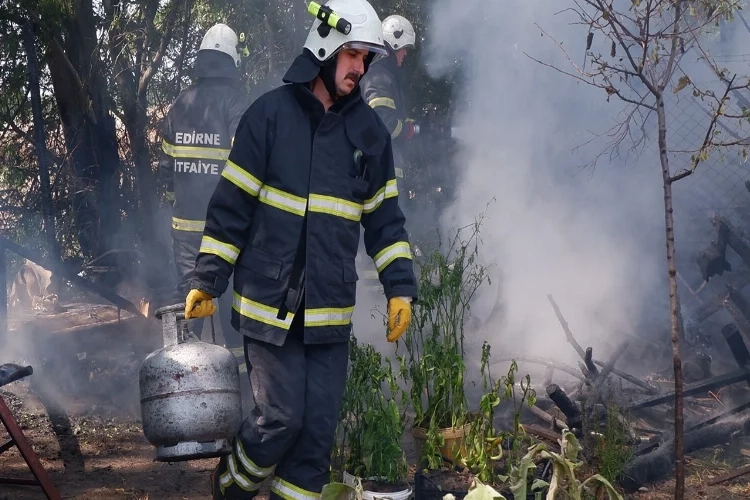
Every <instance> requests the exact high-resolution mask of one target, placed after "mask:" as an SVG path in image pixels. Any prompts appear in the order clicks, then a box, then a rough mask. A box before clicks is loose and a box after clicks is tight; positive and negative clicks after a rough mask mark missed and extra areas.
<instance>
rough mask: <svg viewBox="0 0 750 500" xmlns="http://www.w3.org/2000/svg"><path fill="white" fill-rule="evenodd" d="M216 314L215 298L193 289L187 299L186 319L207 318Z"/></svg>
mask: <svg viewBox="0 0 750 500" xmlns="http://www.w3.org/2000/svg"><path fill="white" fill-rule="evenodd" d="M215 312H216V306H215V305H214V301H213V297H212V296H211V295H209V294H207V293H206V292H202V291H200V290H196V289H192V290H190V293H188V295H187V298H186V299H185V319H193V318H205V317H207V316H211V315H213V313H215Z"/></svg>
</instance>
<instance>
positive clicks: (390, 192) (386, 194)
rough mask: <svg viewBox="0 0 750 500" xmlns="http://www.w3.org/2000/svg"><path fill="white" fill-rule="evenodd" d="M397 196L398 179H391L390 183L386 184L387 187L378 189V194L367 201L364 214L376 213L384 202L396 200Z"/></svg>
mask: <svg viewBox="0 0 750 500" xmlns="http://www.w3.org/2000/svg"><path fill="white" fill-rule="evenodd" d="M396 196H398V188H397V187H396V179H391V180H390V181H388V182H386V183H385V186H383V187H382V188H380V189H378V192H377V193H375V196H373V197H372V198H370V199H369V200H365V206H364V212H365V213H366V214H369V213H370V212H374V211H375V209H376V208H378V207H379V206H380V204H381V203H383V201H384V200H387V199H388V198H395V197H396Z"/></svg>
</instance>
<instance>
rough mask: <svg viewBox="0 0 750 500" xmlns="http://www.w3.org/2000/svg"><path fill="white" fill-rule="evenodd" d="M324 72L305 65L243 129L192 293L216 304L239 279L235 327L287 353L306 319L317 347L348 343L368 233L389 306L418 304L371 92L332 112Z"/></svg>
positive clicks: (219, 190) (213, 208) (386, 140)
mask: <svg viewBox="0 0 750 500" xmlns="http://www.w3.org/2000/svg"><path fill="white" fill-rule="evenodd" d="M318 71H319V68H318V66H317V65H316V64H315V63H314V61H313V60H312V58H311V57H310V56H309V55H307V54H303V55H302V56H299V57H298V58H297V60H295V62H294V64H293V65H292V66H291V68H290V69H289V71H288V72H287V74H286V76H285V77H284V81H285V83H287V85H283V86H281V87H279V88H277V89H274V90H272V91H270V92H268V93H266V94H264V95H263V96H261V97H260V98H259V99H258V100H257V101H255V102H254V103H253V104H252V105H251V106H250V108H249V109H248V110H247V112H246V113H245V115H244V116H243V117H242V120H241V121H240V124H239V127H238V129H237V133H236V136H235V142H234V146H233V147H232V150H231V153H230V154H229V159H228V161H227V164H226V167H225V168H224V171H223V172H222V174H221V179H220V180H219V183H218V185H217V186H216V190H215V191H214V193H213V196H212V197H211V201H210V203H209V205H208V213H207V215H206V228H205V231H204V233H203V241H202V244H201V248H200V253H199V255H198V259H197V262H196V268H195V277H194V279H193V283H192V285H193V288H197V289H199V290H203V291H205V292H207V293H209V294H211V295H213V296H215V297H216V296H219V295H221V294H222V293H224V291H225V290H226V288H227V286H228V278H229V276H230V274H231V273H232V270H234V290H233V293H234V297H233V311H232V324H233V326H234V327H235V328H237V329H238V330H239V331H240V332H242V333H243V334H245V335H247V336H249V337H251V338H254V339H257V340H261V341H265V342H269V343H272V344H275V345H282V344H283V342H284V340H285V338H286V334H287V332H288V331H289V327H290V325H291V323H292V319H293V317H294V315H295V314H301V315H304V330H305V335H304V339H305V342H306V343H308V344H309V343H328V342H343V341H347V340H348V338H349V334H350V331H351V318H352V313H353V310H354V303H355V291H356V290H355V289H356V283H357V279H358V276H357V271H356V268H355V263H354V262H355V257H356V254H357V248H358V244H359V231H360V224H361V225H362V226H363V227H364V230H365V234H364V240H365V247H366V249H367V253H368V254H369V255H370V256H371V257H372V258H373V260H374V262H375V266H376V268H377V270H378V273H379V277H380V282H381V283H382V285H383V287H384V290H385V295H386V297H387V298H390V297H394V296H407V297H413V298H416V296H417V287H416V281H415V277H414V272H413V267H412V261H411V258H412V257H411V251H410V247H409V242H408V239H407V234H406V231H405V230H404V216H403V213H402V212H401V209H400V208H399V206H398V196H397V195H398V192H397V188H396V179H395V172H394V166H393V156H392V152H391V138H390V134H389V133H388V131H387V130H386V129H385V127H384V126H383V124H382V122H381V121H380V120H379V119H378V117H377V115H376V114H375V112H374V111H373V110H372V109H371V108H370V107H369V106H367V105H366V104H365V102H364V101H363V100H362V99H361V94H360V92H359V88H357V89H356V90H355V91H354V92H353V93H352V95H350V96H348V97H347V98H342V99H339V100H337V101H336V103H335V104H334V105H333V106H332V107H331V108H330V109H329V110H328V112H325V110H324V108H323V105H322V104H321V102H320V101H319V100H318V99H317V98H316V97H315V96H314V94H313V93H312V91H311V89H310V87H309V85H308V84H307V83H306V82H310V81H311V80H313V79H314V77H315V75H317V73H318ZM299 319H300V318H298V320H299Z"/></svg>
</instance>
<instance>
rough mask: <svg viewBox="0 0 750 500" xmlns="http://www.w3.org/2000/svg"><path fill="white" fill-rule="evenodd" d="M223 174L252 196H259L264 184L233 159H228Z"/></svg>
mask: <svg viewBox="0 0 750 500" xmlns="http://www.w3.org/2000/svg"><path fill="white" fill-rule="evenodd" d="M221 176H222V177H224V178H225V179H226V180H228V181H229V182H231V183H232V184H234V185H235V186H237V187H238V188H240V189H242V190H243V191H245V192H246V193H248V194H250V195H251V196H258V193H259V192H260V188H261V186H262V185H263V183H262V182H260V181H259V180H258V179H257V178H255V177H254V176H252V175H250V173H249V172H248V171H247V170H245V169H243V168H242V167H240V166H239V165H237V164H236V163H234V162H233V161H232V160H227V164H226V166H225V167H224V170H222V172H221Z"/></svg>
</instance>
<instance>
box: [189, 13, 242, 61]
mask: <svg viewBox="0 0 750 500" xmlns="http://www.w3.org/2000/svg"><path fill="white" fill-rule="evenodd" d="M238 42H239V40H238V38H237V33H235V32H234V30H233V29H232V28H230V27H229V26H227V25H226V24H222V23H219V24H215V25H213V26H211V28H210V29H209V30H208V31H207V32H206V34H205V35H204V36H203V40H202V41H201V46H200V48H199V49H198V52H200V51H201V50H217V51H219V52H223V53H224V54H227V55H228V56H231V57H232V59H233V60H234V65H235V66H236V67H238V68H239V67H240V53H239V51H238V50H237V44H238Z"/></svg>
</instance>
